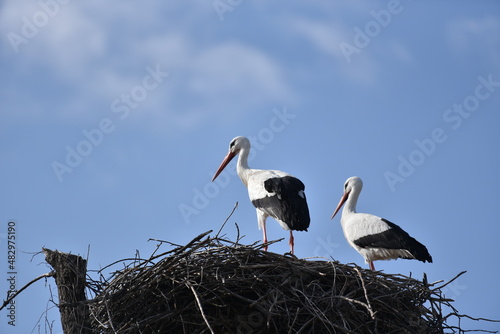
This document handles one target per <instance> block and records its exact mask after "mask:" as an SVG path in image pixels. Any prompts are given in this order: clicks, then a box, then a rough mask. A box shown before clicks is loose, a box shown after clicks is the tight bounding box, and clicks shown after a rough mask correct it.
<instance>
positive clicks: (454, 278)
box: [434, 270, 467, 290]
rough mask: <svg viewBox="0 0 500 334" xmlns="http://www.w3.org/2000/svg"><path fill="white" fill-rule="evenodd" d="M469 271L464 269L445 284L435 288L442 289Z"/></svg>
mask: <svg viewBox="0 0 500 334" xmlns="http://www.w3.org/2000/svg"><path fill="white" fill-rule="evenodd" d="M466 272H467V270H464V271H462V272H461V273H459V274H458V275H456V276H455V277H453V278H452V279H451V280H449V281H448V282H446V283H445V284H443V285H441V286H438V287H437V288H434V289H435V290H440V289H442V288H444V287H445V286H447V285H448V284H450V283H451V282H453V281H454V280H456V279H457V278H459V277H460V276H462V275H463V274H465V273H466Z"/></svg>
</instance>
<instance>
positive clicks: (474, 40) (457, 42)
mask: <svg viewBox="0 0 500 334" xmlns="http://www.w3.org/2000/svg"><path fill="white" fill-rule="evenodd" d="M445 33H446V38H447V40H448V43H449V45H450V46H451V47H452V48H453V51H454V52H455V53H457V54H459V55H464V54H471V53H473V54H477V53H479V54H482V55H485V56H486V57H487V60H488V61H490V62H492V63H493V64H494V65H496V66H498V65H500V54H499V53H498V50H500V19H499V18H496V17H491V16H488V17H484V18H482V19H474V18H464V19H457V20H453V21H451V22H449V23H448V24H447V26H446V31H445Z"/></svg>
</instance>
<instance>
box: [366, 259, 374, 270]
mask: <svg viewBox="0 0 500 334" xmlns="http://www.w3.org/2000/svg"><path fill="white" fill-rule="evenodd" d="M368 263H369V264H370V269H371V270H375V266H374V265H373V261H370V262H368Z"/></svg>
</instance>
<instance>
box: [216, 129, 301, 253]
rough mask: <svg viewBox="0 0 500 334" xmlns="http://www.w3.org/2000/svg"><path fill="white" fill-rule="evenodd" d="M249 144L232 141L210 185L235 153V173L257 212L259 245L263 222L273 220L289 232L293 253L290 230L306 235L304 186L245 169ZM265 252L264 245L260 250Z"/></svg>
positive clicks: (274, 173)
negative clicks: (236, 158)
mask: <svg viewBox="0 0 500 334" xmlns="http://www.w3.org/2000/svg"><path fill="white" fill-rule="evenodd" d="M249 152H250V141H249V140H248V139H247V138H246V137H236V138H234V139H233V140H231V143H230V144H229V152H228V153H227V155H226V157H225V158H224V160H223V161H222V163H221V164H220V166H219V169H218V170H217V172H215V175H214V177H213V179H212V181H214V180H215V179H216V178H217V176H218V175H219V174H220V173H221V172H222V170H223V169H224V167H226V166H227V164H228V163H229V162H230V161H231V159H233V158H234V157H235V156H236V155H237V154H238V153H239V155H240V156H239V157H238V164H237V167H236V170H237V172H238V176H239V177H240V179H241V182H243V184H244V185H245V186H246V187H247V189H248V195H249V196H250V200H251V201H252V204H253V205H254V206H255V208H256V209H257V220H258V224H259V229H261V228H262V230H263V242H264V243H266V242H267V233H266V218H267V217H268V216H271V217H273V218H274V219H276V220H277V221H278V223H279V224H280V225H281V227H283V228H284V229H285V230H289V231H290V241H289V245H290V252H291V253H292V254H293V251H294V240H293V233H292V230H295V231H307V228H308V227H309V222H310V218H309V208H308V207H307V202H306V195H305V193H304V189H305V187H304V184H303V183H302V181H300V180H299V179H297V178H295V177H293V176H291V175H289V174H287V173H284V172H282V171H279V170H261V169H251V168H250V167H248V154H249ZM264 250H265V251H267V245H266V246H265V247H264Z"/></svg>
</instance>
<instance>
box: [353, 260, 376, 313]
mask: <svg viewBox="0 0 500 334" xmlns="http://www.w3.org/2000/svg"><path fill="white" fill-rule="evenodd" d="M354 269H355V270H356V272H357V273H358V276H359V279H360V280H361V286H362V287H363V292H364V293H365V299H366V303H367V305H368V311H369V312H370V316H371V318H372V319H373V320H375V312H373V309H372V305H371V304H370V300H369V299H368V292H366V286H365V280H364V279H363V276H362V275H361V272H360V271H359V269H358V268H357V267H354Z"/></svg>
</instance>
